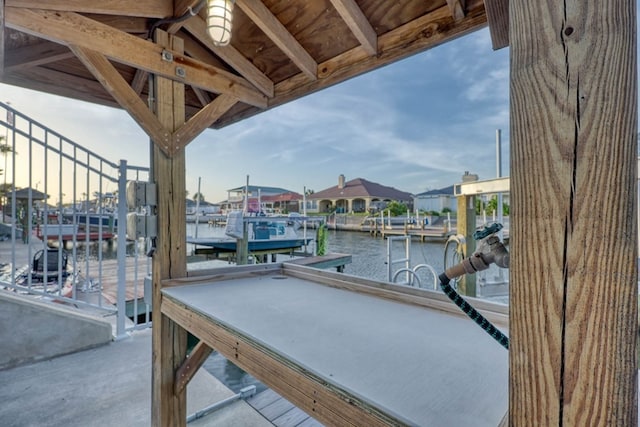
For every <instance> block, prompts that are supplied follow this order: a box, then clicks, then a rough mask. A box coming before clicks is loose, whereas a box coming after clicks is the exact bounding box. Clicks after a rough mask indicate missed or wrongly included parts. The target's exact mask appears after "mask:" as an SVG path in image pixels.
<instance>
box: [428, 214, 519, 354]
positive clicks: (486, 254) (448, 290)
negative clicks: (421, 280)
mask: <svg viewBox="0 0 640 427" xmlns="http://www.w3.org/2000/svg"><path fill="white" fill-rule="evenodd" d="M501 229H502V224H499V223H493V224H489V225H485V226H484V227H483V228H482V229H480V230H478V231H476V232H475V233H473V238H474V239H475V240H479V241H480V242H479V243H478V246H477V249H476V251H475V252H474V253H473V254H472V255H471V256H470V257H468V258H465V259H463V260H462V262H461V263H459V264H457V265H454V266H452V267H449V268H448V269H447V270H446V271H445V272H444V273H442V274H440V276H438V278H439V279H440V287H441V288H442V290H443V291H444V293H445V294H446V295H447V296H448V297H449V299H451V301H453V302H454V303H455V304H456V305H457V306H458V307H460V309H461V310H462V311H463V312H464V313H465V314H466V315H467V316H469V317H470V318H471V320H473V321H474V322H476V323H477V324H478V325H479V326H480V327H481V328H482V329H484V330H485V331H486V332H487V333H488V334H489V335H491V336H492V337H493V338H494V339H495V340H496V341H498V342H499V343H500V345H502V346H503V347H504V348H506V349H507V350H508V349H509V338H508V337H507V336H506V335H504V334H503V333H502V332H501V331H500V330H499V329H498V328H496V327H495V326H494V325H493V324H492V323H491V322H489V321H488V320H487V319H486V318H485V317H484V316H483V315H482V314H480V313H479V312H478V311H477V310H476V309H475V308H473V306H471V304H469V303H468V302H467V301H466V300H465V299H464V298H462V297H461V296H460V294H458V292H456V290H455V289H453V287H451V285H449V281H450V280H451V279H455V278H456V277H460V276H463V275H465V274H474V273H476V272H478V271H483V270H486V269H487V268H489V266H490V265H491V264H494V263H495V264H496V265H497V266H498V267H502V268H509V252H508V251H507V248H505V246H504V244H503V243H502V242H501V241H500V238H499V237H498V236H497V235H496V233H497V232H498V231H500V230H501Z"/></svg>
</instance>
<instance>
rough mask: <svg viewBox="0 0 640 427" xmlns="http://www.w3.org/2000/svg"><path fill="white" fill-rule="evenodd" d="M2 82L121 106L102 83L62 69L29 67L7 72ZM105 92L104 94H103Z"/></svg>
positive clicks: (107, 104)
mask: <svg viewBox="0 0 640 427" xmlns="http://www.w3.org/2000/svg"><path fill="white" fill-rule="evenodd" d="M2 83H6V84H9V85H13V86H18V87H23V88H26V89H30V90H35V91H37V92H45V93H49V94H53V95H58V96H62V97H66V98H71V99H79V98H78V94H81V98H80V99H82V100H83V101H85V102H91V103H94V104H98V105H105V106H107V107H111V108H121V107H120V105H119V104H118V103H117V102H115V101H114V100H113V98H112V97H111V96H110V95H109V94H108V93H106V92H105V90H104V88H103V87H102V86H101V85H100V83H98V82H96V81H95V80H93V79H92V80H88V79H85V78H81V77H76V76H71V75H69V74H65V73H62V72H60V71H55V70H48V69H44V68H40V67H34V68H28V69H26V70H22V71H21V72H20V73H5V75H4V78H3V79H2ZM101 94H104V96H101Z"/></svg>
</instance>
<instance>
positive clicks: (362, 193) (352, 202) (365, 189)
mask: <svg viewBox="0 0 640 427" xmlns="http://www.w3.org/2000/svg"><path fill="white" fill-rule="evenodd" d="M391 201H397V202H400V203H404V204H406V205H407V206H408V207H409V208H410V209H411V205H412V203H413V199H412V195H411V193H407V192H404V191H400V190H397V189H395V188H393V187H386V186H384V185H380V184H377V183H375V182H371V181H367V180H366V179H362V178H356V179H352V180H351V181H347V182H345V178H344V175H340V176H339V177H338V185H336V186H334V187H330V188H327V189H325V190H322V191H318V192H317V193H312V194H310V195H309V196H307V211H309V212H333V211H336V212H338V213H350V212H366V211H369V210H375V209H380V208H384V207H385V206H386V204H387V203H389V202H391Z"/></svg>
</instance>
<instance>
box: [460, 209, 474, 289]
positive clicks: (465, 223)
mask: <svg viewBox="0 0 640 427" xmlns="http://www.w3.org/2000/svg"><path fill="white" fill-rule="evenodd" d="M475 230H476V198H475V196H459V197H458V234H462V235H463V236H464V240H465V244H464V254H465V256H470V255H471V254H472V253H473V252H474V251H475V250H476V241H475V240H473V232H474V231H475ZM458 292H460V294H462V295H466V296H470V297H475V296H476V275H475V274H465V275H464V276H462V277H461V278H460V282H458Z"/></svg>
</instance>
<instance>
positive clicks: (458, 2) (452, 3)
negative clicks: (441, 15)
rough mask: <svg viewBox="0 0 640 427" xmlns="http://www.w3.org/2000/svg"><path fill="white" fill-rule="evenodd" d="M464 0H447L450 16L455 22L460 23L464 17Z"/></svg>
mask: <svg viewBox="0 0 640 427" xmlns="http://www.w3.org/2000/svg"><path fill="white" fill-rule="evenodd" d="M465 3H466V0H447V5H449V9H450V10H451V16H453V19H454V20H455V21H460V20H462V19H464V17H465V16H466V14H467V13H466V11H465V7H466V4H465Z"/></svg>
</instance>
